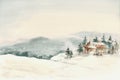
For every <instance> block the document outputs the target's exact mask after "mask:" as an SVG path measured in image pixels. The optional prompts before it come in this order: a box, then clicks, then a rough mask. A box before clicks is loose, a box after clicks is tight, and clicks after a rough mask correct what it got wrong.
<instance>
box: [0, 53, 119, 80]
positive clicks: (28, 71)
mask: <svg viewBox="0 0 120 80" xmlns="http://www.w3.org/2000/svg"><path fill="white" fill-rule="evenodd" d="M63 56H64V54H60V55H58V56H55V57H53V58H52V60H42V59H35V58H26V57H17V56H13V55H2V56H0V80H80V79H81V80H107V79H109V80H114V79H115V80H120V77H119V74H120V69H119V68H120V62H119V61H120V56H116V55H104V56H103V57H97V56H92V55H90V56H87V57H83V56H76V57H74V58H72V59H64V57H63Z"/></svg>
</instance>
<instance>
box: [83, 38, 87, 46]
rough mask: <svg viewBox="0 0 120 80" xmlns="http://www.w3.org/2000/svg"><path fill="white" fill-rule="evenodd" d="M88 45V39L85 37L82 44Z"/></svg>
mask: <svg viewBox="0 0 120 80" xmlns="http://www.w3.org/2000/svg"><path fill="white" fill-rule="evenodd" d="M86 43H87V38H86V36H85V37H84V40H83V42H82V44H83V45H85V44H86Z"/></svg>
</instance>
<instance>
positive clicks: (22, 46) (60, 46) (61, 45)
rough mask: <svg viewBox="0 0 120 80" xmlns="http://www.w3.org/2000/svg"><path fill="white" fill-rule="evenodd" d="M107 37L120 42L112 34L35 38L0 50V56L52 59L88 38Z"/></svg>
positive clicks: (119, 37) (74, 47)
mask: <svg viewBox="0 0 120 80" xmlns="http://www.w3.org/2000/svg"><path fill="white" fill-rule="evenodd" d="M103 35H105V37H106V39H108V37H109V36H110V35H111V36H112V38H113V39H114V40H117V41H119V42H120V36H119V35H115V34H110V33H98V32H80V33H76V34H72V35H68V36H66V37H60V38H54V39H49V38H45V37H37V38H33V39H30V40H27V41H24V42H21V43H17V44H14V45H12V46H11V45H10V46H6V47H2V48H0V54H14V55H18V56H26V57H36V58H40V59H50V58H52V57H53V56H55V55H57V54H59V53H62V52H64V51H65V50H66V48H68V47H69V48H70V49H72V50H75V49H77V47H78V45H79V43H80V42H82V41H83V39H84V37H85V36H86V37H87V38H88V40H93V39H94V38H95V37H96V36H97V37H98V38H99V39H101V38H102V36H103Z"/></svg>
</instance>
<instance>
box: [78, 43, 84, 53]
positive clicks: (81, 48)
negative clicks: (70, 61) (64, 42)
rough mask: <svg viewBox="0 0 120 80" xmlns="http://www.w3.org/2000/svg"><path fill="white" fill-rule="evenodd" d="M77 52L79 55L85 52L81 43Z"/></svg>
mask: <svg viewBox="0 0 120 80" xmlns="http://www.w3.org/2000/svg"><path fill="white" fill-rule="evenodd" d="M77 51H78V52H79V53H81V52H83V46H82V44H81V43H80V44H79V45H78V49H77Z"/></svg>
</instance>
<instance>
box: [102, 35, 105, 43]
mask: <svg viewBox="0 0 120 80" xmlns="http://www.w3.org/2000/svg"><path fill="white" fill-rule="evenodd" d="M102 42H103V43H106V40H105V35H103V37H102Z"/></svg>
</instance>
